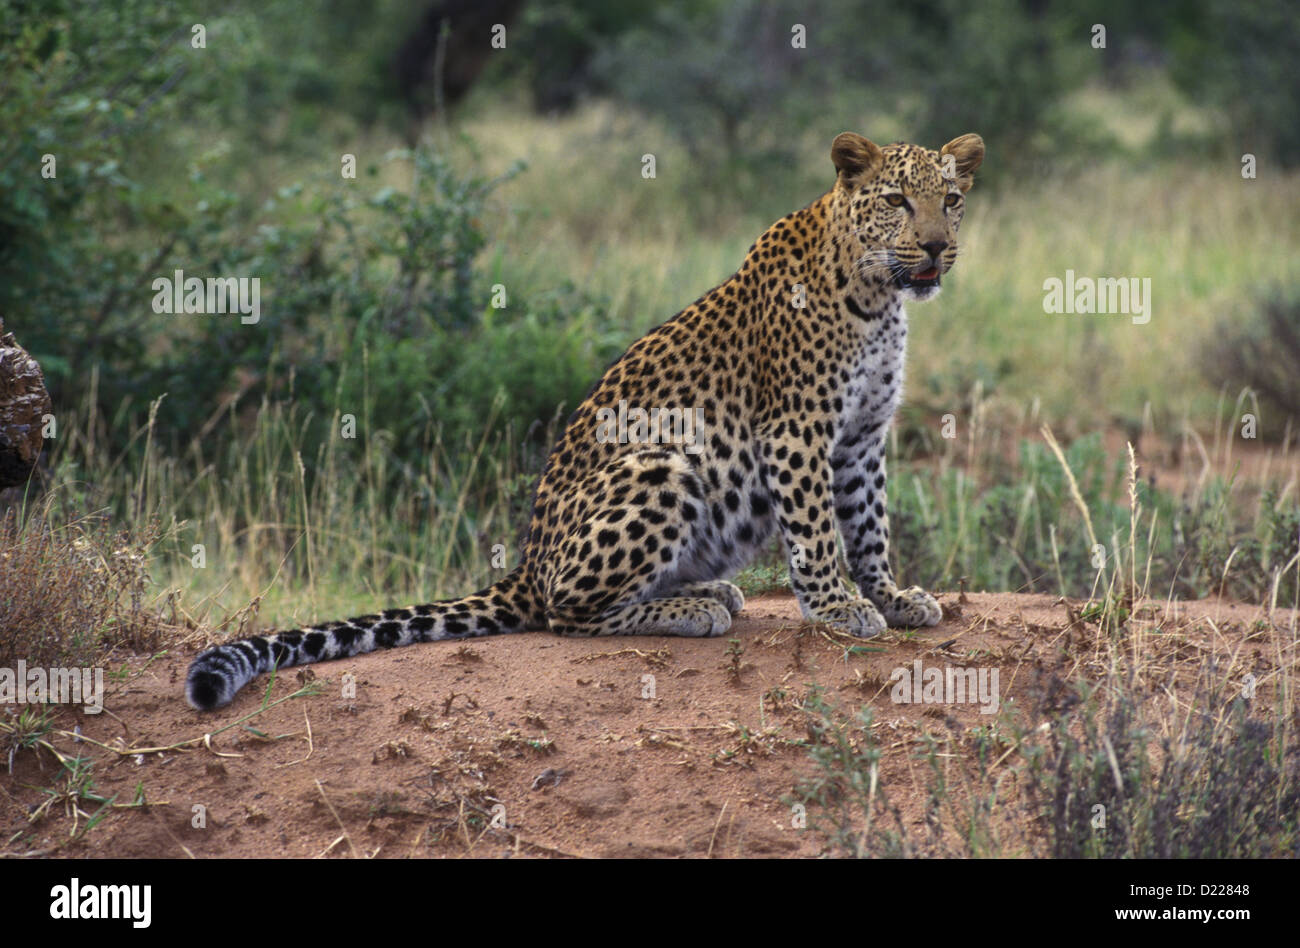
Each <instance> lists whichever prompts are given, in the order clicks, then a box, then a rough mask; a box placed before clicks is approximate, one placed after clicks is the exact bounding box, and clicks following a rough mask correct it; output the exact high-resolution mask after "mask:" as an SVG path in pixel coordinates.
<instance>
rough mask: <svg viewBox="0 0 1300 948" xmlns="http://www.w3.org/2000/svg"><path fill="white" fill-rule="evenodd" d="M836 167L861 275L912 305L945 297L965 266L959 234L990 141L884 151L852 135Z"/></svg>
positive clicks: (836, 147)
mask: <svg viewBox="0 0 1300 948" xmlns="http://www.w3.org/2000/svg"><path fill="white" fill-rule="evenodd" d="M831 160H832V161H833V162H834V163H835V170H836V171H837V172H838V177H837V178H836V181H835V188H836V190H837V191H839V192H841V193H840V194H839V195H837V197H839V198H840V200H839V201H838V202H837V204H838V206H839V208H841V210H842V212H843V213H844V214H845V217H846V220H844V221H843V224H844V226H845V227H846V228H847V229H848V231H849V235H850V239H851V240H853V241H856V247H855V251H856V260H857V268H858V273H859V275H860V276H861V277H862V278H864V279H866V280H871V281H881V282H884V283H886V284H887V285H892V286H893V287H895V288H897V289H898V290H900V291H901V292H902V294H903V296H904V297H905V298H907V299H915V300H928V299H930V298H932V297H934V296H935V295H937V294H938V292H939V283H940V280H941V278H942V276H943V274H945V273H947V272H948V271H949V270H951V269H952V265H953V264H954V263H955V262H956V261H957V253H958V249H957V228H958V227H959V226H960V225H961V218H962V213H963V211H964V210H965V207H966V192H967V191H969V190H970V186H971V184H972V183H973V181H974V172H975V169H976V168H978V167H979V166H980V162H982V161H983V160H984V140H983V139H982V138H980V137H979V136H978V135H974V134H970V135H962V136H961V137H960V138H954V139H953V140H952V141H950V142H949V143H948V144H946V145H944V146H943V147H942V148H940V149H939V150H938V151H932V150H930V149H928V148H920V147H918V146H916V145H907V144H904V143H902V142H898V143H896V144H893V145H886V146H885V147H884V148H881V147H880V146H879V145H876V144H875V143H873V142H870V141H868V140H867V139H865V138H863V137H862V136H861V135H855V134H854V133H852V132H844V133H843V134H841V135H839V136H837V137H836V139H835V141H834V142H833V143H832V145H831Z"/></svg>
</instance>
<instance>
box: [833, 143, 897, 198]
mask: <svg viewBox="0 0 1300 948" xmlns="http://www.w3.org/2000/svg"><path fill="white" fill-rule="evenodd" d="M831 161H833V162H834V163H835V170H836V171H838V172H839V179H840V180H841V181H843V182H844V183H845V184H846V185H849V186H856V185H859V184H862V183H864V182H866V181H870V180H871V179H872V178H874V177H875V176H876V173H877V172H878V171H880V169H881V167H883V165H884V163H885V156H884V155H883V154H882V153H881V151H880V146H879V145H877V144H876V143H875V142H872V141H868V140H867V139H865V138H863V137H862V136H861V135H856V134H854V133H853V132H840V134H838V135H836V136H835V141H833V142H831Z"/></svg>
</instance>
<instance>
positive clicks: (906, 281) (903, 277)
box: [894, 267, 939, 289]
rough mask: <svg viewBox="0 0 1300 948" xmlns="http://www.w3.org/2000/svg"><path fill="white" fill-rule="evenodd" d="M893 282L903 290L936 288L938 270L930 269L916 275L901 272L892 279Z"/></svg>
mask: <svg viewBox="0 0 1300 948" xmlns="http://www.w3.org/2000/svg"><path fill="white" fill-rule="evenodd" d="M894 282H895V283H897V284H898V285H899V286H900V287H902V288H903V289H908V288H912V289H921V288H923V287H930V286H938V285H939V268H938V267H930V269H928V270H921V271H920V272H918V273H908V272H907V271H903V272H902V273H900V274H899V275H898V276H896V277H895V278H894Z"/></svg>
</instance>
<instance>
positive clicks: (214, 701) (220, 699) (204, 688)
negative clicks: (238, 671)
mask: <svg viewBox="0 0 1300 948" xmlns="http://www.w3.org/2000/svg"><path fill="white" fill-rule="evenodd" d="M185 698H186V700H187V701H189V703H190V707H192V708H194V709H195V710H196V711H211V710H212V709H213V708H219V707H221V706H222V705H223V704H228V703H229V702H230V695H227V694H226V682H225V679H224V678H222V677H221V676H220V675H218V674H217V673H216V672H211V671H198V670H194V671H191V672H190V674H189V677H188V678H187V679H186V682H185Z"/></svg>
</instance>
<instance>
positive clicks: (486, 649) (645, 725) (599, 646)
mask: <svg viewBox="0 0 1300 948" xmlns="http://www.w3.org/2000/svg"><path fill="white" fill-rule="evenodd" d="M940 600H941V602H943V604H944V608H945V613H946V618H945V620H944V622H943V623H942V624H941V625H940V626H938V627H936V628H933V629H926V630H923V631H918V632H900V631H896V630H891V631H890V632H889V633H887V634H886V635H884V636H881V637H880V638H878V639H874V640H871V641H869V642H859V641H856V640H851V639H844V638H841V637H839V636H834V635H831V634H828V633H827V632H826V630H825V629H824V628H823V627H820V626H810V625H806V624H804V623H802V622H801V620H800V618H799V613H798V608H797V606H796V603H795V601H794V599H793V598H792V597H791V596H790V595H789V594H788V593H769V594H766V595H763V596H760V597H757V598H754V599H752V600H751V601H750V602H749V603H748V604H747V606H746V608H745V611H744V612H743V613H742V614H741V615H740V616H738V617H737V620H736V622H735V625H734V626H733V629H732V633H731V637H734V638H735V639H736V640H737V641H738V642H739V648H740V649H741V652H740V654H739V655H738V656H736V655H734V654H728V648H729V644H728V641H727V640H726V639H704V640H691V639H652V638H619V639H615V640H587V639H562V638H557V637H553V636H550V635H546V634H539V633H534V634H525V635H516V636H506V637H499V638H489V639H480V640H476V641H473V642H471V643H468V644H465V645H457V644H454V643H434V644H428V645H419V646H414V647H409V648H403V649H397V650H394V651H386V652H378V653H374V654H370V655H365V656H359V657H357V658H354V659H350V660H344V661H339V662H332V663H326V664H321V665H317V666H313V667H312V668H310V669H291V670H289V671H288V672H286V673H285V674H283V675H281V676H280V677H279V679H278V680H276V681H275V682H274V684H273V686H272V687H271V688H270V700H272V701H275V700H276V699H280V698H283V697H284V696H286V695H290V694H292V693H293V692H294V691H295V690H297V689H300V688H302V687H303V685H304V683H310V686H311V687H313V688H314V689H315V693H314V694H311V695H308V696H303V697H297V698H294V699H292V700H286V701H282V702H280V703H278V704H276V705H275V706H274V707H271V708H269V709H268V710H265V711H264V712H263V713H260V714H257V715H256V716H255V717H253V718H251V720H248V721H246V722H245V723H243V724H240V725H237V726H234V727H230V728H229V729H226V730H223V731H221V732H220V733H216V732H217V731H218V729H219V728H224V727H226V726H227V725H230V724H231V723H232V722H235V721H238V720H239V719H241V718H243V717H245V716H247V715H250V714H252V713H253V712H256V711H257V710H258V708H259V707H260V706H261V705H262V703H263V702H264V700H265V699H266V693H267V685H268V682H269V681H270V679H269V677H264V678H262V679H259V680H258V681H257V682H255V683H254V684H253V685H251V686H250V687H248V688H246V689H245V690H244V691H243V692H242V693H241V694H240V695H239V697H238V698H237V699H236V701H235V702H234V704H233V705H231V706H230V707H228V708H225V709H223V710H221V711H220V712H216V713H209V714H200V713H198V712H196V711H193V710H191V709H190V708H189V707H188V706H187V705H186V704H185V702H184V699H183V696H182V683H183V680H184V675H185V669H186V666H187V664H188V662H189V661H190V659H191V658H192V653H188V652H186V653H182V652H181V651H174V652H172V653H171V654H167V655H165V656H163V657H161V658H158V659H155V660H154V661H152V662H150V661H149V660H148V658H147V657H144V656H141V657H138V658H135V659H132V660H130V661H128V662H127V665H128V667H129V668H130V669H131V676H130V677H129V678H127V679H126V680H125V681H122V682H120V683H117V684H114V685H111V686H110V689H109V696H108V698H107V700H106V702H105V706H106V709H107V710H106V713H103V714H100V715H97V716H92V715H87V714H84V713H81V712H79V711H70V710H66V709H65V710H62V711H60V712H59V717H58V718H57V722H56V726H57V727H58V728H60V729H61V732H62V733H59V732H56V733H55V734H53V735H51V736H50V738H49V741H50V743H51V744H52V745H54V746H55V747H56V748H58V749H59V750H60V751H61V752H62V753H64V754H66V755H72V756H75V755H77V754H80V755H82V756H84V757H88V758H90V759H92V760H93V761H94V766H93V775H94V786H95V790H96V791H97V792H98V793H100V794H102V795H103V796H106V797H114V795H116V796H115V803H116V804H117V806H114V807H113V808H111V809H109V810H107V811H106V812H105V813H104V814H102V815H101V819H100V820H99V821H98V822H97V823H96V824H95V825H93V826H92V827H91V828H90V829H89V831H85V823H86V820H85V817H84V815H78V814H76V813H74V812H73V810H72V809H71V808H70V805H69V802H68V801H67V800H66V799H55V800H53V802H52V803H50V805H48V806H46V807H45V809H44V811H43V814H42V815H41V816H39V817H38V818H36V819H34V820H33V819H32V814H33V813H34V812H36V811H37V810H38V809H39V808H40V806H41V805H42V804H43V803H46V802H47V800H50V794H49V793H48V792H47V788H52V787H58V786H60V785H61V783H62V780H61V777H60V775H59V768H58V765H57V763H56V762H55V760H54V758H53V756H52V755H51V754H50V753H49V752H47V751H42V752H40V753H37V752H33V751H31V750H21V751H19V752H17V753H16V754H14V755H13V757H12V772H11V773H8V774H5V773H4V771H3V769H2V768H0V829H3V832H4V837H5V842H4V843H3V844H0V852H5V853H7V854H10V855H18V854H23V855H44V854H58V855H62V856H73V857H77V856H113V857H141V856H148V857H179V858H184V857H186V856H195V857H211V856H222V857H237V856H281V855H282V856H292V857H314V856H321V855H326V856H328V857H329V858H348V857H371V856H378V857H381V858H385V857H403V856H430V855H434V856H464V855H473V856H482V857H500V856H506V855H526V856H545V857H564V856H587V857H608V856H617V857H647V856H679V857H680V856H692V857H708V856H712V857H715V858H716V857H764V856H767V857H771V856H780V857H806V856H816V855H820V854H825V853H827V852H829V849H828V846H827V837H826V836H825V835H823V834H822V833H820V832H818V830H817V827H816V825H812V826H809V827H808V828H798V827H796V826H795V825H794V824H795V823H796V822H797V820H796V819H795V818H794V817H793V816H792V813H793V811H792V807H791V799H792V797H791V795H792V792H793V790H794V788H795V786H796V784H798V783H799V782H800V781H801V780H802V779H805V778H807V777H808V776H810V775H811V774H812V773H813V770H814V768H813V765H812V763H811V761H810V758H809V756H808V753H807V750H806V749H805V748H804V747H803V746H801V742H804V741H807V740H808V739H809V737H810V734H811V732H810V728H809V721H810V718H809V716H808V715H807V714H806V713H805V712H803V711H802V710H800V707H799V705H800V703H801V702H802V700H803V699H804V697H805V696H806V695H807V693H808V690H809V687H810V685H811V684H812V683H817V684H819V685H820V686H822V687H823V688H824V689H825V690H826V694H827V698H828V700H830V701H832V702H835V703H837V704H839V705H840V706H842V707H844V708H845V709H847V710H849V711H852V710H855V709H856V708H858V707H860V706H862V705H864V704H867V705H871V706H872V707H873V708H874V709H875V712H876V718H875V720H876V724H875V734H876V738H877V741H878V743H879V745H880V746H881V747H883V748H884V751H885V755H884V757H883V759H882V765H881V775H882V783H883V785H884V786H885V787H887V788H888V789H889V790H890V792H891V794H892V799H893V800H895V801H896V802H899V803H901V810H902V812H903V815H904V818H905V820H907V821H910V822H911V823H913V824H914V825H915V826H917V827H919V826H920V825H921V823H922V820H923V808H924V805H925V800H926V793H927V790H926V787H927V784H926V771H925V767H924V765H923V764H920V763H918V758H917V749H918V747H920V746H921V745H920V739H921V738H922V737H923V736H924V735H926V734H937V735H940V736H943V735H949V736H950V737H951V736H956V743H955V744H952V745H951V746H953V747H957V748H960V747H961V746H962V743H961V735H962V734H964V733H969V731H970V730H971V729H973V728H976V727H979V726H981V725H987V724H988V723H989V722H990V721H991V718H989V717H986V716H984V715H981V713H980V710H979V707H978V706H977V705H975V704H969V703H967V704H944V705H939V706H935V705H924V704H922V705H917V704H899V703H894V702H892V701H891V699H890V691H891V687H892V685H891V682H890V673H891V671H892V670H893V669H895V668H897V667H899V666H908V667H911V666H912V663H913V662H914V661H915V660H917V659H920V660H921V661H922V662H923V663H924V665H925V667H930V666H937V667H943V666H944V665H945V664H952V665H958V666H960V665H971V666H979V667H982V668H995V667H996V668H997V669H999V681H1000V692H1001V698H1002V699H1003V700H1004V701H1005V700H1006V699H1008V698H1013V699H1016V701H1017V702H1018V703H1020V704H1022V705H1024V704H1027V703H1028V702H1027V698H1028V695H1027V691H1028V689H1029V688H1030V687H1031V683H1032V682H1033V681H1034V680H1037V679H1039V678H1040V677H1041V676H1040V674H1039V673H1040V672H1043V671H1048V672H1056V673H1058V674H1060V675H1062V676H1063V677H1066V678H1067V679H1069V678H1077V677H1079V676H1093V675H1095V674H1096V673H1097V672H1098V668H1097V667H1095V666H1096V664H1097V661H1098V655H1099V652H1098V651H1097V648H1096V642H1097V637H1098V636H1099V635H1100V632H1099V630H1097V629H1096V627H1095V626H1094V625H1092V624H1090V623H1084V622H1080V621H1078V620H1077V615H1078V604H1077V603H1076V604H1069V603H1065V602H1063V601H1061V600H1058V599H1057V598H1056V597H1053V596H1044V595H1038V596H1034V595H1011V594H971V595H970V596H969V597H964V596H959V595H958V594H956V593H950V594H946V595H943V596H941V597H940ZM1072 610H1073V618H1072ZM1137 614H1142V615H1146V616H1148V617H1149V621H1150V623H1151V624H1153V625H1154V624H1157V623H1158V624H1160V625H1161V627H1162V629H1163V631H1161V632H1159V633H1156V634H1153V635H1151V636H1149V637H1148V638H1147V639H1146V644H1145V645H1144V646H1143V648H1144V649H1147V650H1149V651H1150V652H1151V653H1152V655H1151V657H1159V656H1160V655H1164V656H1166V657H1168V656H1172V657H1173V658H1175V659H1176V660H1183V659H1185V660H1186V661H1188V662H1191V661H1193V660H1197V661H1199V659H1200V658H1201V657H1203V656H1205V655H1208V654H1211V653H1213V654H1217V655H1220V656H1222V657H1224V658H1225V659H1226V660H1227V663H1226V664H1225V666H1224V667H1231V668H1232V669H1233V671H1232V674H1234V675H1235V674H1240V673H1242V671H1243V670H1253V673H1254V674H1256V676H1257V677H1259V678H1260V679H1261V680H1264V681H1268V680H1270V678H1271V679H1273V680H1275V679H1276V677H1277V676H1276V672H1277V671H1278V670H1279V667H1280V665H1283V664H1285V665H1289V666H1290V668H1291V670H1292V671H1294V664H1295V659H1296V656H1295V642H1296V633H1295V624H1296V616H1295V615H1294V614H1293V613H1290V612H1287V613H1275V614H1273V616H1272V617H1271V621H1263V622H1261V621H1260V620H1261V618H1262V617H1263V615H1264V614H1263V612H1262V610H1261V609H1260V608H1258V607H1254V606H1245V605H1236V604H1229V603H1221V602H1198V603H1160V604H1155V605H1152V606H1151V607H1149V608H1147V609H1145V610H1143V609H1139V610H1138V611H1137ZM853 646H860V647H861V648H859V649H857V650H855V651H852V652H849V651H847V649H849V648H850V647H853ZM730 647H731V649H732V651H733V653H734V650H735V648H736V646H730ZM1288 656H1289V657H1288ZM345 673H351V675H353V676H355V695H351V696H345V690H346V689H345V678H344V675H345ZM646 676H653V696H650V695H651V692H650V690H649V684H650V681H651V680H650V679H648V678H647V677H646ZM76 726H79V727H80V732H81V733H82V734H83V735H85V737H87V738H89V739H91V740H89V741H82V742H79V743H74V738H73V735H72V734H70V733H68V732H71V731H73V730H74V728H75V727H76ZM206 733H212V734H214V735H215V736H213V737H211V738H210V739H209V740H208V741H207V742H206V743H205V742H204V741H203V735H204V734H206ZM94 742H97V743H94ZM105 745H106V746H105ZM150 748H154V749H155V750H149V749H150ZM157 748H165V749H162V750H157ZM138 787H139V788H142V790H143V794H144V799H145V800H146V801H147V802H148V803H149V805H148V806H145V807H125V806H121V805H122V804H129V803H130V802H131V801H133V800H135V799H136V798H137V788H138ZM196 808H202V809H201V810H199V809H196ZM80 809H81V811H82V813H83V814H89V813H93V812H94V811H95V809H96V805H95V804H93V803H91V802H88V801H85V800H83V801H82V802H81V803H80ZM197 813H202V815H203V819H202V820H199V819H197V818H196V814H197ZM200 822H201V823H203V824H204V825H202V826H198V825H196V823H200ZM502 824H504V825H502ZM74 832H76V833H77V835H75V836H74V835H73V834H74Z"/></svg>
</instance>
